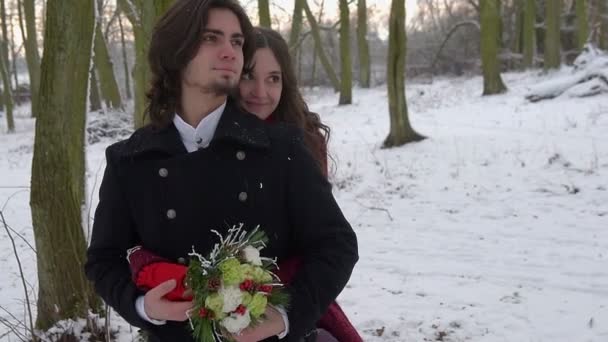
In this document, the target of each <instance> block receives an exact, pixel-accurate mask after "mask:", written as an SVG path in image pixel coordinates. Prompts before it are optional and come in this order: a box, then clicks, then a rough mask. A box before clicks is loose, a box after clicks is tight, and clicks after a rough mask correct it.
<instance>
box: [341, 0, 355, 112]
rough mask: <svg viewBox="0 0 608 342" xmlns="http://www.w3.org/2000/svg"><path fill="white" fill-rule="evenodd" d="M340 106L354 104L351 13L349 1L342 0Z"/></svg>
mask: <svg viewBox="0 0 608 342" xmlns="http://www.w3.org/2000/svg"><path fill="white" fill-rule="evenodd" d="M340 68H341V71H340V80H341V81H342V82H341V84H340V100H339V104H340V105H345V104H351V103H353V81H352V79H353V76H352V74H353V72H352V68H353V66H352V62H351V58H350V11H349V9H348V1H347V0H340Z"/></svg>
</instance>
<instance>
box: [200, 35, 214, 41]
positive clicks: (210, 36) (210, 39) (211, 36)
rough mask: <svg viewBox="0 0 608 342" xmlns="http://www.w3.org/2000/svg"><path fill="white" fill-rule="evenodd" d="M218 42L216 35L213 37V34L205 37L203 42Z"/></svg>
mask: <svg viewBox="0 0 608 342" xmlns="http://www.w3.org/2000/svg"><path fill="white" fill-rule="evenodd" d="M216 40H217V37H216V36H214V35H212V34H209V35H206V36H203V41H204V42H215V41H216Z"/></svg>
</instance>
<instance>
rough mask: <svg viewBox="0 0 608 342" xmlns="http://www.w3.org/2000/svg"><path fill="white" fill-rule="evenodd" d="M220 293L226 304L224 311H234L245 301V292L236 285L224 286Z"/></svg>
mask: <svg viewBox="0 0 608 342" xmlns="http://www.w3.org/2000/svg"><path fill="white" fill-rule="evenodd" d="M219 293H220V296H221V297H222V298H223V299H224V306H223V307H222V311H223V312H226V313H228V312H232V311H234V310H236V308H237V307H238V306H239V305H241V303H242V302H243V294H242V293H241V290H240V289H239V288H238V287H236V286H234V285H231V286H225V287H224V286H222V288H220V291H219Z"/></svg>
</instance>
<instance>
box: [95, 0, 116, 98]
mask: <svg viewBox="0 0 608 342" xmlns="http://www.w3.org/2000/svg"><path fill="white" fill-rule="evenodd" d="M97 7H98V13H99V14H98V16H97V18H96V19H97V20H96V25H95V39H94V40H93V52H94V54H95V55H94V57H93V61H94V63H95V69H96V70H97V78H98V80H99V90H100V95H101V97H102V98H103V101H104V102H105V104H106V107H107V108H113V109H117V108H121V107H122V100H121V98H120V91H119V90H118V83H117V82H116V77H115V76H114V67H113V65H112V60H111V59H110V54H109V53H108V47H107V46H106V41H105V39H104V36H103V33H102V29H101V26H102V22H101V18H102V17H101V13H102V4H101V1H99V0H97Z"/></svg>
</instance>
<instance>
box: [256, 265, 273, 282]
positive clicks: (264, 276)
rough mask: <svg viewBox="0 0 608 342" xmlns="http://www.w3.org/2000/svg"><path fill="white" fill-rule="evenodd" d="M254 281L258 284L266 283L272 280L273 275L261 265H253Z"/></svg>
mask: <svg viewBox="0 0 608 342" xmlns="http://www.w3.org/2000/svg"><path fill="white" fill-rule="evenodd" d="M253 281H255V282H256V283H258V284H265V283H270V282H272V276H271V275H270V273H268V272H266V271H264V269H263V268H261V267H255V266H254V267H253Z"/></svg>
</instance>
